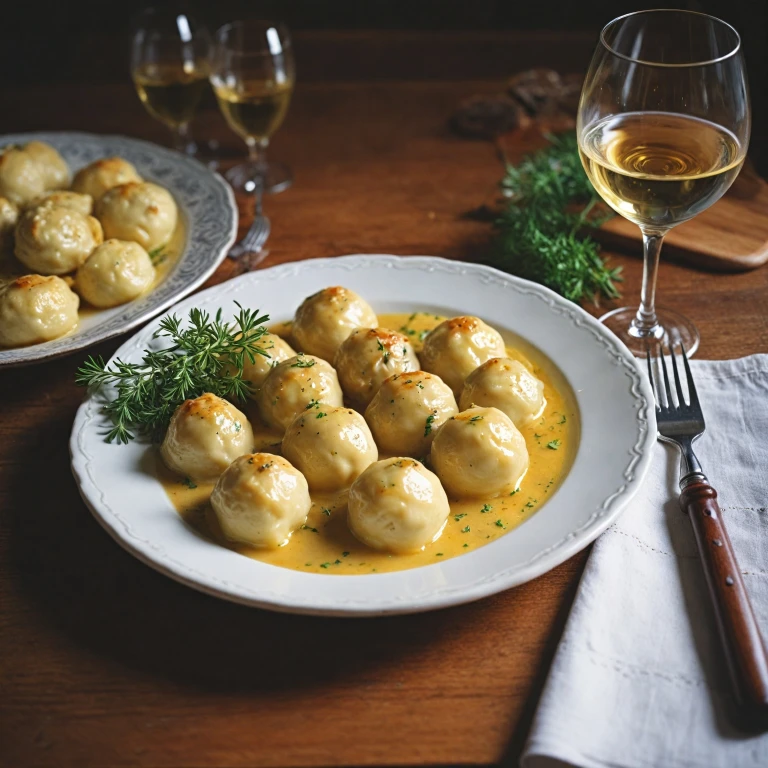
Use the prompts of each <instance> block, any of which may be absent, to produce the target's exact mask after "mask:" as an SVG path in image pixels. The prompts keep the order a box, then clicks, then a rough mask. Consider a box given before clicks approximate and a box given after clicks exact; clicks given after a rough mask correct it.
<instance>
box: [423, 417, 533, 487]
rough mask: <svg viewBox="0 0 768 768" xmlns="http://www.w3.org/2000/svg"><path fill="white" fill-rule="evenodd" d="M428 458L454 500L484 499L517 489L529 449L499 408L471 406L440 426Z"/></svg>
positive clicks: (525, 465)
mask: <svg viewBox="0 0 768 768" xmlns="http://www.w3.org/2000/svg"><path fill="white" fill-rule="evenodd" d="M430 460H431V462H432V466H433V467H434V470H435V472H437V476H438V477H439V478H440V482H441V483H442V484H443V486H444V488H445V490H446V491H447V492H448V495H449V496H451V497H452V498H455V499H464V498H488V497H492V496H505V495H508V494H510V493H512V491H514V490H516V489H517V487H518V486H519V485H520V481H521V480H522V478H523V475H524V474H525V473H526V471H527V469H528V449H527V447H526V445H525V439H524V438H523V436H522V435H521V434H520V431H519V430H518V429H517V427H516V426H515V425H514V424H513V423H512V420H511V419H510V418H509V416H507V415H506V414H505V413H502V412H501V411H500V410H498V408H470V409H469V410H467V411H462V412H461V413H459V414H457V415H456V416H453V417H452V418H450V419H449V420H448V421H446V422H445V424H443V426H442V427H440V429H439V430H438V432H437V434H436V435H435V439H434V440H433V441H432V452H431V454H430Z"/></svg>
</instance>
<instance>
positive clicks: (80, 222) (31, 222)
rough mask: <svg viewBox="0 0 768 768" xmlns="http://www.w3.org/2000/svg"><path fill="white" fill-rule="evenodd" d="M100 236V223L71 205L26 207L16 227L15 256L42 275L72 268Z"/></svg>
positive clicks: (90, 250)
mask: <svg viewBox="0 0 768 768" xmlns="http://www.w3.org/2000/svg"><path fill="white" fill-rule="evenodd" d="M102 240H103V234H102V231H101V225H100V224H99V222H98V221H97V220H96V219H94V218H93V216H87V215H85V214H82V213H78V211H75V210H72V209H71V208H61V207H60V206H56V205H42V206H39V207H37V208H29V209H27V210H26V211H25V212H24V213H23V214H22V216H21V217H20V218H19V223H18V225H17V227H16V249H15V253H16V258H17V259H18V260H19V261H20V262H21V263H22V264H24V265H26V266H27V267H29V268H30V269H33V270H35V271H36V272H39V273H40V274H44V275H65V274H67V272H73V271H74V270H76V269H77V268H78V267H79V266H80V265H81V264H82V263H83V262H84V261H85V260H86V259H87V258H88V257H89V256H90V255H91V253H92V252H93V249H94V248H95V247H96V246H97V245H100V244H101V242H102Z"/></svg>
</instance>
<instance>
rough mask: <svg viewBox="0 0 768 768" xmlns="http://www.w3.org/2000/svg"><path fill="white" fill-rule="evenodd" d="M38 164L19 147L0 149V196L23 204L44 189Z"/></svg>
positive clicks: (44, 185)
mask: <svg viewBox="0 0 768 768" xmlns="http://www.w3.org/2000/svg"><path fill="white" fill-rule="evenodd" d="M45 181H46V175H45V173H44V171H43V169H42V168H41V167H40V164H39V163H37V162H35V159H34V158H33V157H32V156H31V155H30V154H29V153H28V152H25V151H24V150H23V149H21V148H20V147H6V148H5V149H2V150H0V196H2V197H5V198H7V199H8V200H10V201H11V202H12V203H13V204H14V205H25V204H26V203H28V202H29V201H30V200H34V199H35V198H36V197H40V195H42V194H43V192H45V190H46V184H45Z"/></svg>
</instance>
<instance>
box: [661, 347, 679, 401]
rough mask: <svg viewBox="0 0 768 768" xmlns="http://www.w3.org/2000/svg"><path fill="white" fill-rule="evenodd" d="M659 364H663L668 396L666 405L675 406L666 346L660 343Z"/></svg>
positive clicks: (665, 388)
mask: <svg viewBox="0 0 768 768" xmlns="http://www.w3.org/2000/svg"><path fill="white" fill-rule="evenodd" d="M659 365H661V374H662V376H663V377H664V397H665V398H666V407H667V408H674V407H675V404H674V402H673V401H672V389H671V388H670V386H669V374H668V373H667V363H666V361H665V360H664V347H662V346H661V345H659Z"/></svg>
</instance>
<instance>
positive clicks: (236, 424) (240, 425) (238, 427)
mask: <svg viewBox="0 0 768 768" xmlns="http://www.w3.org/2000/svg"><path fill="white" fill-rule="evenodd" d="M242 428H243V425H242V424H241V423H240V422H239V421H236V422H235V432H239V431H240V430H241V429H242Z"/></svg>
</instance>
